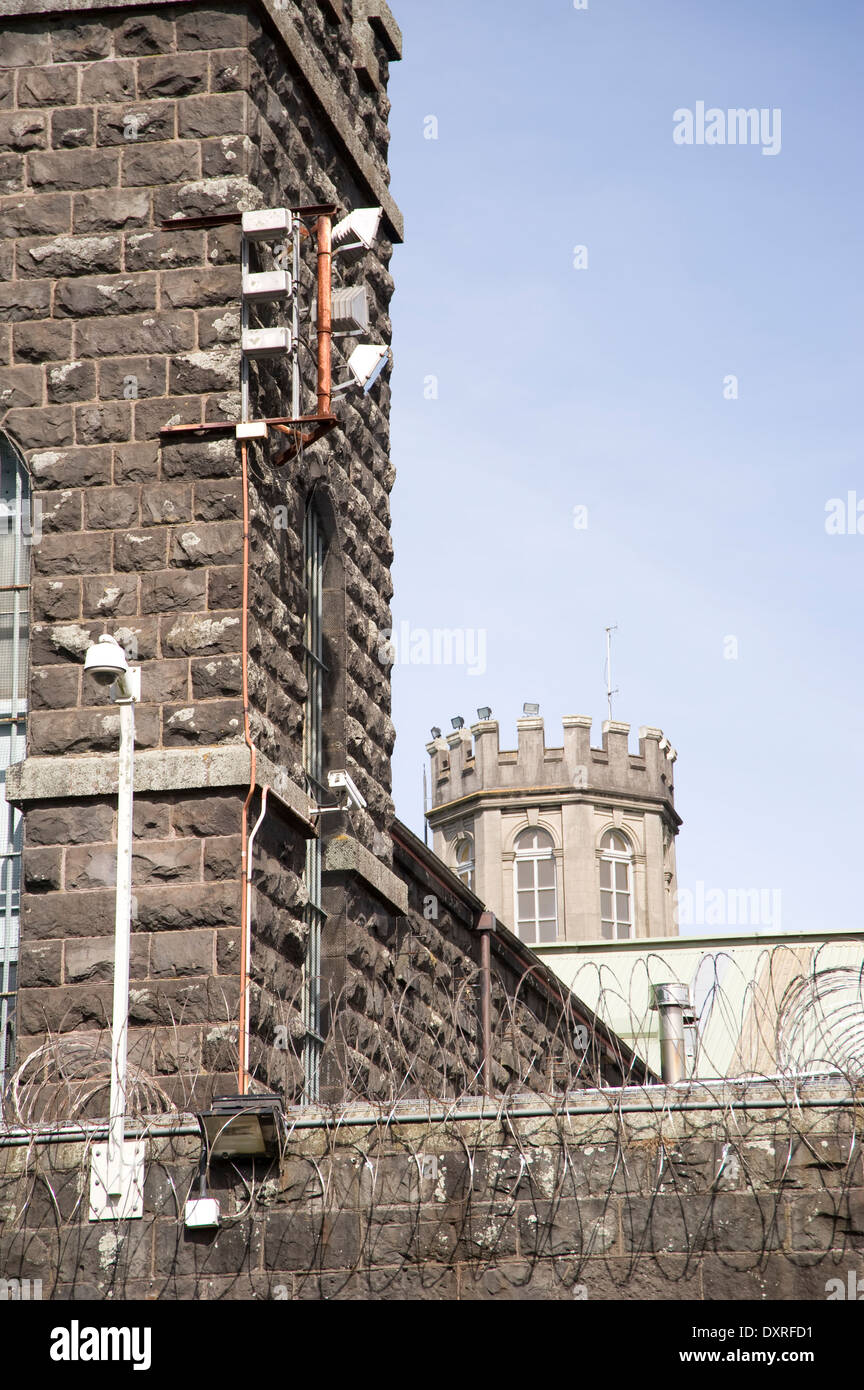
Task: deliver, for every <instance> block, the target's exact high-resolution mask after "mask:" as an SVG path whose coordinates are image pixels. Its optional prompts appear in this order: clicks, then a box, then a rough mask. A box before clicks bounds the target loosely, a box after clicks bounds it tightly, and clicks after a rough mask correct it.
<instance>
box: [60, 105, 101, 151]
mask: <svg viewBox="0 0 864 1390" xmlns="http://www.w3.org/2000/svg"><path fill="white" fill-rule="evenodd" d="M94 129H95V112H94V110H93V108H92V107H91V106H76V107H69V108H67V109H66V110H63V111H55V112H53V114H52V116H51V145H52V147H53V148H54V149H55V150H72V149H78V147H79V146H81V145H92V144H93V132H94Z"/></svg>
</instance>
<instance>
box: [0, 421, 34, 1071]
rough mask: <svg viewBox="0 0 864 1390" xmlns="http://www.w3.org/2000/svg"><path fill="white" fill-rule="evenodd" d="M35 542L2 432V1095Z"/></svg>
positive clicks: (9, 1055) (14, 941)
mask: <svg viewBox="0 0 864 1390" xmlns="http://www.w3.org/2000/svg"><path fill="white" fill-rule="evenodd" d="M37 538H38V537H37ZM33 539H34V526H33V518H32V516H31V500H30V477H29V474H28V473H27V468H26V465H25V463H24V460H23V459H22V457H21V455H20V454H19V453H18V450H17V449H16V448H15V446H14V445H13V444H12V442H11V440H9V439H8V438H7V437H6V435H4V434H0V1095H2V1091H3V1088H4V1086H5V1083H6V1081H7V1080H8V1077H9V1072H10V1070H11V1068H12V1065H13V1062H14V1059H15V1024H14V1005H15V991H16V987H17V973H18V928H19V919H20V913H21V845H22V838H23V822H22V816H21V812H20V811H19V810H18V808H17V807H15V806H12V805H10V803H9V802H8V801H7V800H6V769H7V768H8V766H9V764H10V763H16V762H20V761H21V759H22V758H23V757H24V752H25V740H26V719H27V702H26V698H25V696H26V691H27V655H28V642H29V631H30V629H29V617H30V602H29V595H30V585H29V579H30V542H31V541H32V540H33Z"/></svg>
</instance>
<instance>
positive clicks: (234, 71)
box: [210, 48, 250, 92]
mask: <svg viewBox="0 0 864 1390" xmlns="http://www.w3.org/2000/svg"><path fill="white" fill-rule="evenodd" d="M249 68H250V59H249V52H248V50H247V49H245V48H233V49H229V50H228V51H227V52H221V53H219V52H217V53H211V54H210V90H211V92H236V91H244V90H246V88H247V87H248V84H249Z"/></svg>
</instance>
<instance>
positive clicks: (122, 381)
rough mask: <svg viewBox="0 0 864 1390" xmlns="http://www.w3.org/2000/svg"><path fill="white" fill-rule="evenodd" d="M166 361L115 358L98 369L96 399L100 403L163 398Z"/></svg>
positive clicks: (144, 358) (158, 358) (151, 358)
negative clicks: (101, 400) (142, 398)
mask: <svg viewBox="0 0 864 1390" xmlns="http://www.w3.org/2000/svg"><path fill="white" fill-rule="evenodd" d="M166 379H167V359H166V358H164V357H117V358H113V359H112V360H111V361H109V362H102V363H100V366H99V395H100V396H101V397H102V399H103V400H119V399H123V400H127V401H128V400H138V399H139V398H140V397H147V396H164V395H165V389H166Z"/></svg>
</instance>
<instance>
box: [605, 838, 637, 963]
mask: <svg viewBox="0 0 864 1390" xmlns="http://www.w3.org/2000/svg"><path fill="white" fill-rule="evenodd" d="M600 932H601V935H602V936H603V937H604V938H605V940H607V941H616V940H617V941H621V940H626V939H627V938H628V937H630V936H632V935H633V850H632V848H631V845H630V841H629V840H628V839H627V837H626V835H622V833H621V831H620V830H607V831H606V834H605V835H604V836H603V838H602V840H601V841H600Z"/></svg>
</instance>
